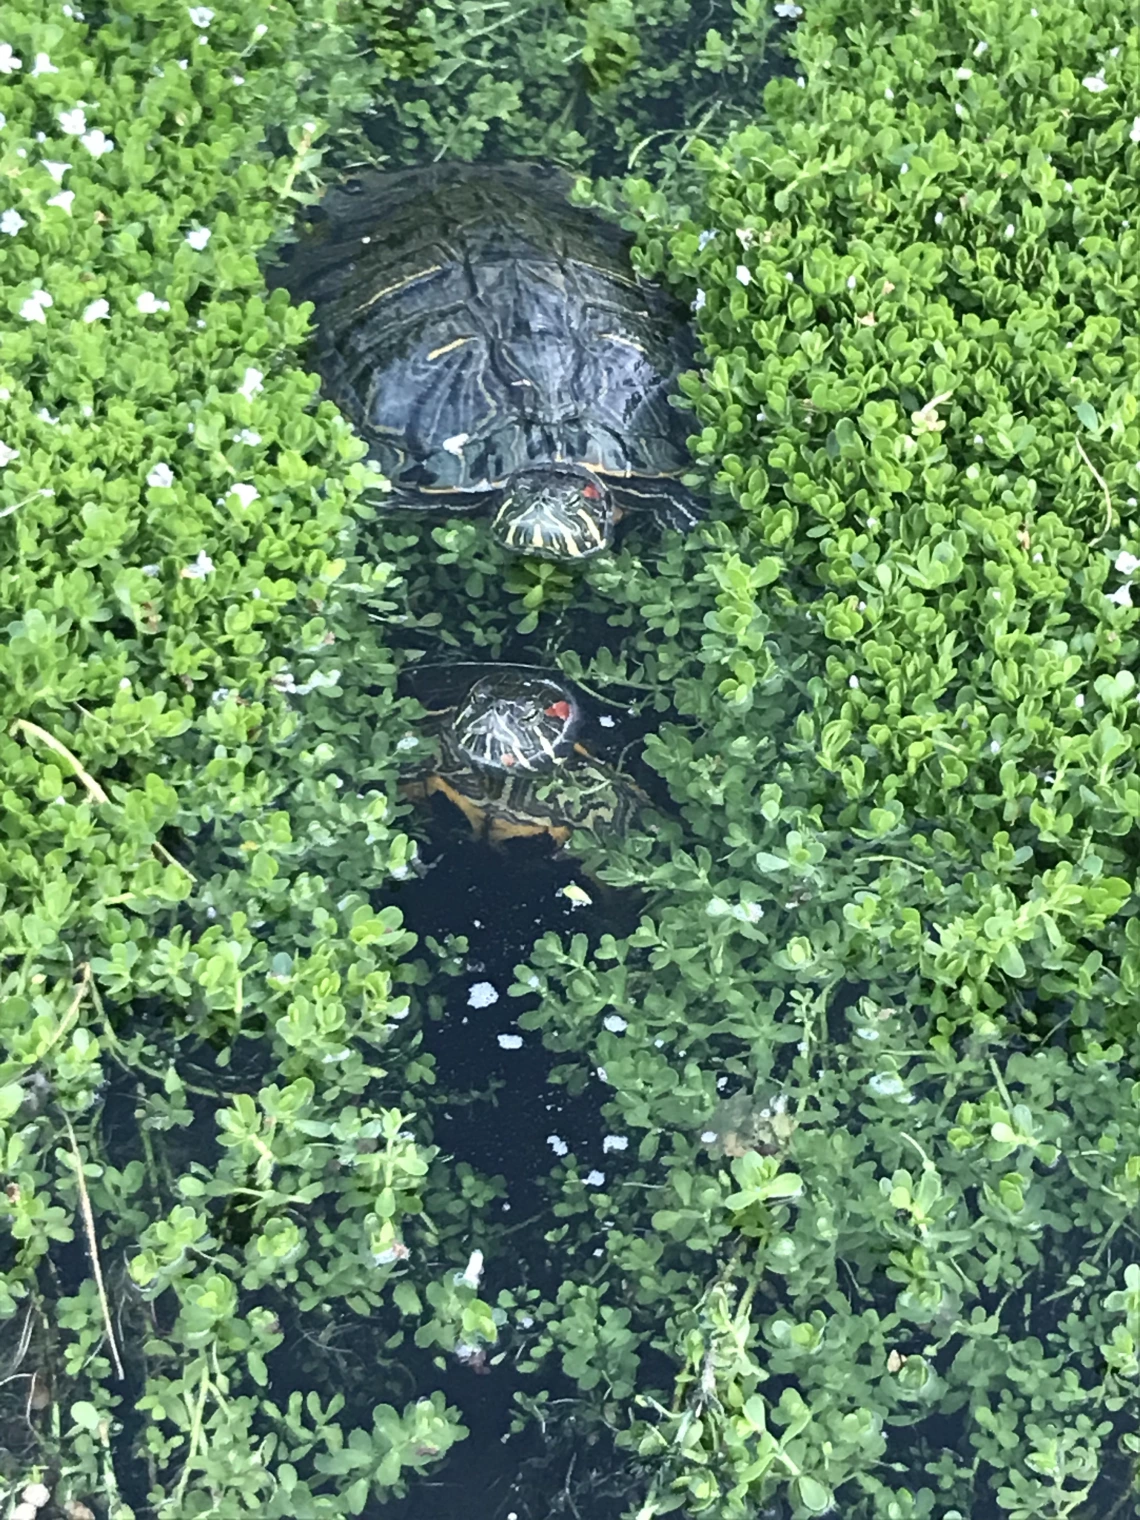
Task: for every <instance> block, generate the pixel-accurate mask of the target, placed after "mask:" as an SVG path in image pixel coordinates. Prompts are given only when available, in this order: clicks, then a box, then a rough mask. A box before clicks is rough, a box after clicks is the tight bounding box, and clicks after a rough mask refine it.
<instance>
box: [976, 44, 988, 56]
mask: <svg viewBox="0 0 1140 1520" xmlns="http://www.w3.org/2000/svg"><path fill="white" fill-rule="evenodd" d="M989 50H990V45H989V43H988V42H979V43H978V45H977V47H976V48H975V49H974V57H975V58H980V57H981V56H982V54H983V53H988V52H989Z"/></svg>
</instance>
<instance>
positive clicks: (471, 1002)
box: [467, 982, 499, 1008]
mask: <svg viewBox="0 0 1140 1520" xmlns="http://www.w3.org/2000/svg"><path fill="white" fill-rule="evenodd" d="M498 1001H499V994H498V991H497V990H496V989H495V987H494V986H493V985H492V984H491V983H490V982H476V983H475V985H474V986H473V987H472V988H470V990H469V991H468V993H467V1006H468V1008H490V1006H491V1004H492V1003H497V1002H498Z"/></svg>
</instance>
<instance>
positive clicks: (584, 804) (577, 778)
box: [401, 668, 648, 845]
mask: <svg viewBox="0 0 1140 1520" xmlns="http://www.w3.org/2000/svg"><path fill="white" fill-rule="evenodd" d="M580 723H581V712H580V708H579V705H578V702H577V700H576V698H575V697H574V695H573V693H572V692H571V691H570V690H569V688H568V687H566V686H564V685H563V684H562V683H561V682H559V681H557V680H556V679H554V678H553V677H548V676H541V675H535V674H533V673H531V672H524V671H519V670H515V669H510V668H504V669H503V670H500V671H492V672H491V673H490V674H488V675H483V676H480V677H479V678H478V679H477V680H475V681H474V683H473V684H471V685H470V686H469V687H468V688H467V689H466V691H465V692H464V693H463V694H462V695H461V696H460V697H459V699H458V700H457V701H455V702H453V703H452V704H450V705H448V706H444V707H439V708H436V709H434V710H430V709H429V711H428V713H427V718H426V722H425V727H426V729H427V731H428V733H429V734H431V735H432V736H433V737H434V738H435V739H436V740H437V743H438V746H439V756H438V759H437V760H436V762H435V763H434V765H433V766H432V767H431V768H430V769H425V770H424V771H422V772H421V774H420V775H419V776H418V777H415V778H413V779H410V780H409V781H407V782H405V783H404V784H403V786H402V788H401V790H402V791H403V793H404V795H405V796H406V797H408V798H409V799H411V800H413V801H415V800H422V799H425V798H428V797H431V796H433V795H435V794H437V793H438V794H441V795H443V796H444V797H446V798H447V799H448V800H449V801H450V802H452V803H453V804H454V805H455V806H456V807H457V808H459V809H460V811H461V812H462V813H463V814H464V816H465V817H466V818H467V820H468V822H469V824H470V825H471V828H472V831H473V832H474V833H475V834H476V836H478V837H480V838H485V839H487V840H489V841H491V842H492V843H497V842H500V841H502V840H506V839H511V838H520V837H525V836H534V835H541V834H548V835H549V836H550V837H551V838H552V839H553V840H554V841H555V843H556V844H559V845H561V844H564V843H565V842H566V840H568V839H569V837H570V835H571V833H572V832H573V830H574V829H586V830H589V831H590V832H592V833H594V834H595V835H598V836H599V837H604V836H611V837H621V836H622V835H623V834H625V833H626V832H628V830H629V828H630V827H631V825H632V823H633V820H634V818H635V817H636V815H637V812H638V810H639V809H640V808H641V806H642V805H643V804H645V803H646V802H648V798H647V797H646V796H645V794H644V793H643V792H642V791H641V790H640V789H639V788H638V787H637V786H636V785H635V784H634V783H633V782H632V781H631V780H630V779H629V777H627V776H625V775H623V774H622V773H621V772H620V771H618V770H616V769H615V768H614V767H612V766H609V765H606V764H605V763H604V762H603V761H601V760H598V759H597V758H596V757H595V756H593V755H591V754H590V753H589V751H588V750H586V749H585V748H584V746H583V745H582V744H580V743H577V742H576V741H575V734H576V732H577V729H578V727H579V726H580ZM508 756H513V757H514V758H512V759H508V758H507V757H508ZM524 760H525V762H526V763H524Z"/></svg>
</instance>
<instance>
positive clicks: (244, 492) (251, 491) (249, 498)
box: [229, 481, 261, 507]
mask: <svg viewBox="0 0 1140 1520" xmlns="http://www.w3.org/2000/svg"><path fill="white" fill-rule="evenodd" d="M229 494H230V495H231V496H236V497H237V499H238V500H239V501H240V502H241V504H242V506H243V507H251V506H252V505H253V503H254V502H255V501H256V500H257V499H258V497H259V496H260V494H261V493H260V492H259V491H258V489H257V487H256V486H251V485H247V484H246V483H245V481H241V482H239V483H238V484H237V485H236V486H231V487H230V491H229Z"/></svg>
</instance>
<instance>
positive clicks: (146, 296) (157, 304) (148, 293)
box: [135, 290, 170, 316]
mask: <svg viewBox="0 0 1140 1520" xmlns="http://www.w3.org/2000/svg"><path fill="white" fill-rule="evenodd" d="M135 305H136V306H137V307H138V309H139V310H140V311H141V312H143V313H144V315H146V316H150V315H151V314H152V313H154V312H156V311H169V310H170V302H169V301H160V300H159V299H158V297H157V296H156V295H155V293H154V291H153V290H144V291H143V293H142V295H141V296H139V298H138V300H137V301H136V302H135Z"/></svg>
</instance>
